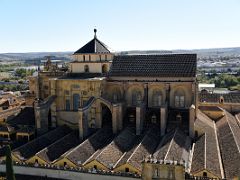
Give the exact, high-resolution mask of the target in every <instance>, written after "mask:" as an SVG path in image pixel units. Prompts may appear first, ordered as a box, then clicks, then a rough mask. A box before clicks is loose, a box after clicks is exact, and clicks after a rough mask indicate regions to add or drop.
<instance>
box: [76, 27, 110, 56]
mask: <svg viewBox="0 0 240 180" xmlns="http://www.w3.org/2000/svg"><path fill="white" fill-rule="evenodd" d="M83 53H86V54H91V53H111V52H110V50H109V49H108V47H107V46H106V45H105V44H104V43H103V42H101V41H100V40H99V39H98V38H97V29H96V28H94V38H93V39H92V40H91V41H89V42H88V43H87V44H85V45H84V46H83V47H81V48H80V49H78V50H77V51H76V52H74V54H83Z"/></svg>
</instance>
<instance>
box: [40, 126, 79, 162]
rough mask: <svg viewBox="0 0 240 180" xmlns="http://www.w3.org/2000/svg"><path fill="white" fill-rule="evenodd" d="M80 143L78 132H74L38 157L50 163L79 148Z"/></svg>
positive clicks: (45, 149)
mask: <svg viewBox="0 0 240 180" xmlns="http://www.w3.org/2000/svg"><path fill="white" fill-rule="evenodd" d="M79 143H80V140H79V138H78V133H77V132H75V131H74V132H72V133H70V134H68V135H66V136H64V137H63V138H61V139H59V140H58V141H56V142H55V143H53V144H51V145H50V146H48V147H46V148H44V149H43V150H41V151H40V152H38V153H37V154H36V155H37V156H38V157H40V158H41V159H43V160H45V161H46V162H48V163H50V162H52V161H54V160H56V159H57V158H59V157H60V156H61V155H62V154H64V153H65V152H67V151H68V150H70V149H71V148H73V147H75V146H77V145H78V144H79Z"/></svg>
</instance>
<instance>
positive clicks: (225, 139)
mask: <svg viewBox="0 0 240 180" xmlns="http://www.w3.org/2000/svg"><path fill="white" fill-rule="evenodd" d="M216 126H217V131H218V137H219V145H220V149H221V155H222V161H223V167H224V171H225V176H226V178H227V179H232V178H233V177H237V176H240V163H239V162H240V128H239V126H238V123H237V120H236V119H235V118H234V116H232V115H231V114H230V113H228V112H225V116H224V117H223V118H221V119H220V120H219V121H218V122H217V123H216Z"/></svg>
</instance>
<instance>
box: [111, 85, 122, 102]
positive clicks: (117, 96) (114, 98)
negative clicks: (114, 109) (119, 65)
mask: <svg viewBox="0 0 240 180" xmlns="http://www.w3.org/2000/svg"><path fill="white" fill-rule="evenodd" d="M120 99H121V92H120V90H119V89H117V88H116V89H114V90H113V94H112V101H113V102H118V101H119V100H120Z"/></svg>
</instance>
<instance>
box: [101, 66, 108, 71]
mask: <svg viewBox="0 0 240 180" xmlns="http://www.w3.org/2000/svg"><path fill="white" fill-rule="evenodd" d="M107 71H108V67H107V65H106V64H103V65H102V73H107Z"/></svg>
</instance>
